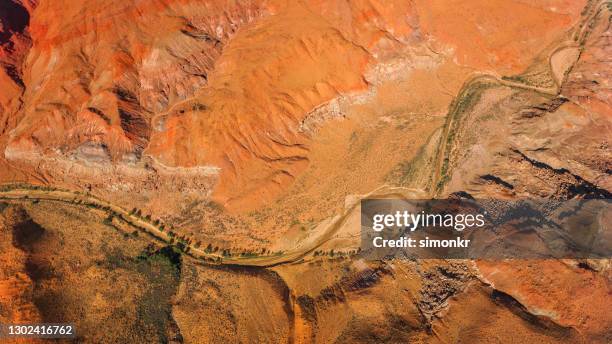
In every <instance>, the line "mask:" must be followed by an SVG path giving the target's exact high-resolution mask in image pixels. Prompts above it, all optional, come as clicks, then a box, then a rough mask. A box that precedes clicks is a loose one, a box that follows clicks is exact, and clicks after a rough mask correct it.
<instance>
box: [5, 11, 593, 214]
mask: <svg viewBox="0 0 612 344" xmlns="http://www.w3.org/2000/svg"><path fill="white" fill-rule="evenodd" d="M582 5H583V4H581V3H580V4H579V3H578V2H573V1H571V2H567V1H561V0H559V1H546V2H542V3H539V4H537V5H531V4H527V3H525V2H522V1H513V2H507V1H492V2H491V1H468V2H456V3H451V4H449V3H446V2H429V1H416V2H414V3H406V2H403V1H392V2H389V1H381V2H379V1H374V0H370V1H367V0H363V1H356V2H344V1H332V2H329V1H309V2H295V1H261V2H248V3H245V2H234V1H215V2H199V1H189V0H182V1H174V0H155V1H146V2H131V1H112V0H111V1H42V2H41V3H40V4H39V5H38V6H36V7H35V8H34V7H33V6H30V5H28V6H24V8H27V9H28V12H29V14H30V15H29V25H28V27H27V28H22V31H25V32H28V33H29V36H31V40H32V43H31V47H29V46H28V44H27V43H23V44H22V48H20V49H17V50H15V51H14V52H10V51H9V52H8V53H5V55H6V56H9V57H10V59H12V60H20V61H21V60H23V62H22V63H14V65H15V66H21V67H20V68H18V69H15V70H16V74H17V76H16V77H14V78H13V79H16V80H18V81H17V84H15V82H13V83H11V82H10V80H9V81H7V80H5V79H6V77H5V78H4V79H2V78H0V81H2V85H3V89H8V90H9V92H7V93H5V94H8V96H3V98H2V103H3V104H7V103H15V102H18V103H20V104H21V103H22V104H23V105H21V106H15V105H13V106H3V108H2V109H1V110H0V111H1V116H0V118H4V124H3V131H2V132H3V134H2V140H0V143H2V145H3V147H0V148H2V151H3V152H4V156H5V158H6V159H7V160H9V161H10V162H12V163H13V164H19V166H20V167H21V168H22V169H25V170H26V171H31V170H33V168H32V167H28V166H36V165H37V164H38V162H39V161H40V160H41V159H48V158H53V159H60V160H62V159H69V161H71V163H72V162H73V161H77V162H79V163H81V165H85V166H87V165H88V164H89V163H91V162H95V163H102V164H111V165H121V164H132V165H135V166H141V165H138V164H139V163H140V162H141V161H143V160H142V159H143V158H145V157H150V158H152V159H153V164H158V165H159V164H162V165H160V166H164V165H165V166H170V167H187V168H191V167H196V166H213V167H217V168H220V179H219V181H218V184H217V187H216V189H215V195H216V198H217V199H218V200H221V201H222V202H223V203H225V204H226V205H237V206H238V208H244V207H253V206H256V205H258V204H261V202H262V201H266V200H270V199H272V198H273V197H274V196H275V195H277V194H278V192H279V191H281V190H283V189H284V188H285V187H286V186H287V185H289V184H290V183H291V182H292V181H293V179H294V177H295V176H296V175H298V174H299V173H300V171H302V170H303V168H304V167H305V166H306V165H307V164H308V151H309V143H310V140H311V137H310V135H308V133H304V132H303V130H301V129H300V128H301V126H300V125H301V123H302V122H303V121H304V120H305V119H306V118H307V116H308V114H309V113H310V112H311V111H312V110H313V109H314V108H315V107H317V106H319V105H321V104H323V103H325V102H327V101H330V100H332V99H333V98H335V97H337V96H338V95H340V94H345V93H347V92H351V91H365V90H366V89H367V88H368V86H369V85H368V81H366V78H365V77H364V75H365V73H366V72H367V70H369V69H371V68H373V67H375V66H377V65H378V64H379V63H384V62H385V61H387V60H388V59H391V58H393V57H397V56H401V55H402V54H403V53H404V52H405V50H406V49H411V48H414V47H425V48H427V49H430V50H431V51H433V52H435V53H436V54H439V55H440V56H443V57H444V58H445V59H446V60H447V61H448V63H449V64H453V65H454V66H455V68H463V70H464V71H463V72H462V73H460V74H459V76H458V77H459V78H466V77H467V75H468V72H470V71H474V72H478V71H486V72H492V73H496V74H509V73H515V72H519V71H521V70H522V69H524V68H525V67H526V66H527V65H528V64H529V63H530V62H531V61H532V60H533V58H534V57H535V56H536V55H537V54H538V53H539V52H540V51H541V49H542V48H543V47H545V46H547V45H549V44H550V43H551V42H553V41H554V40H555V39H557V38H558V37H559V36H560V34H562V33H563V32H564V31H566V30H568V28H569V27H571V26H572V25H573V24H574V23H575V22H576V21H577V20H578V19H579V12H580V10H581V8H582ZM501 20H503V21H505V23H507V24H508V25H500V21H501ZM5 21H6V19H5ZM22 36H23V37H26V36H27V35H22ZM12 37H21V36H19V35H13V36H12ZM15 39H17V38H14V40H15ZM25 41H26V42H27V40H25ZM5 45H6V44H5ZM5 50H6V49H5ZM427 68H430V69H431V68H434V69H433V72H432V74H434V75H435V73H436V71H435V68H438V67H435V66H434V67H427ZM455 77H457V76H455ZM461 81H462V80H460V81H459V83H460V82H461ZM19 83H22V84H23V87H20V85H18V84H19ZM425 83H426V84H424V85H423V87H424V88H427V87H433V84H428V83H427V81H425ZM24 161H25V165H24ZM149 165H150V162H147V163H146V164H145V167H146V166H149ZM41 169H42V170H41ZM58 169H59V168H57V167H56V168H54V170H55V171H53V172H56V171H57V170H58ZM34 170H35V169H34ZM71 170H74V169H71ZM35 172H36V173H38V175H41V176H42V177H43V178H46V180H47V181H50V182H52V181H53V180H54V177H53V176H49V175H48V174H47V172H48V171H44V167H43V168H39V169H38V170H35ZM68 173H76V172H74V171H73V172H68ZM10 178H11V177H9V178H5V179H10ZM75 178H76V179H78V178H79V176H78V175H74V176H73V179H75Z"/></svg>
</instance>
